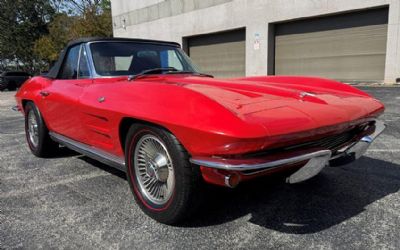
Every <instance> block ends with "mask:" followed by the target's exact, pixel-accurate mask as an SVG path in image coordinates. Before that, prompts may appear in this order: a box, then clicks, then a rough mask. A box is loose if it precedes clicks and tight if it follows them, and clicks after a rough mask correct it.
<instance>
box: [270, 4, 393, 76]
mask: <svg viewBox="0 0 400 250" xmlns="http://www.w3.org/2000/svg"><path fill="white" fill-rule="evenodd" d="M377 15H378V16H377ZM346 16H347V17H340V18H339V19H336V20H335V19H334V18H333V19H329V18H328V20H318V21H316V20H312V21H309V22H303V23H300V24H295V25H294V26H293V27H292V28H290V27H286V29H285V28H284V29H282V30H283V31H282V30H279V27H278V29H277V33H276V36H275V74H277V75H315V76H322V77H328V78H333V79H338V80H342V81H346V82H352V81H382V80H383V79H384V71H385V57H386V41H387V9H384V10H372V11H369V12H364V13H362V14H361V16H359V14H358V13H357V14H346ZM360 18H365V20H360ZM324 21H326V22H331V23H333V24H334V25H333V26H332V24H329V23H328V24H324ZM340 22H347V23H343V24H341V23H340ZM304 25H306V27H302V26H304ZM313 26H314V30H313ZM330 26H332V27H330ZM296 27H297V28H296ZM302 29H303V30H304V31H305V32H298V31H301V30H302ZM290 30H292V31H294V32H290ZM279 32H280V33H279Z"/></svg>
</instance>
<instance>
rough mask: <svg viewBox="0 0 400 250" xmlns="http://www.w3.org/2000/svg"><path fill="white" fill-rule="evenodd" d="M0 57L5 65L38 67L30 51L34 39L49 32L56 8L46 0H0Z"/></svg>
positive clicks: (24, 68) (27, 68)
mask: <svg viewBox="0 0 400 250" xmlns="http://www.w3.org/2000/svg"><path fill="white" fill-rule="evenodd" d="M0 6H1V11H0V60H1V61H2V64H3V65H4V64H7V65H6V66H5V68H6V69H7V68H9V67H10V65H11V67H15V68H17V69H21V70H25V71H29V72H35V71H37V70H38V67H40V62H39V60H38V57H37V56H36V55H35V54H34V53H33V46H34V43H35V41H36V40H37V39H38V38H39V37H41V36H43V35H45V34H47V33H48V29H47V23H48V22H50V21H51V20H52V17H53V15H54V14H55V11H54V9H53V7H52V6H51V4H50V1H48V0H26V1H23V0H0Z"/></svg>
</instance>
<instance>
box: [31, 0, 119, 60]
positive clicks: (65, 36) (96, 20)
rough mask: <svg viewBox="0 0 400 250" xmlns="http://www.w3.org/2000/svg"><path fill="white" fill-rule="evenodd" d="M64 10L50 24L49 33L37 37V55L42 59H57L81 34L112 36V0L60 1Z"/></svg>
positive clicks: (60, 6)
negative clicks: (68, 44) (70, 42)
mask: <svg viewBox="0 0 400 250" xmlns="http://www.w3.org/2000/svg"><path fill="white" fill-rule="evenodd" d="M57 3H58V4H59V5H58V6H59V7H58V8H59V9H60V10H62V11H61V12H62V13H59V14H57V15H56V16H55V17H54V19H53V20H52V22H51V23H49V33H48V34H47V35H44V36H42V37H41V38H40V39H38V40H37V41H36V43H35V46H34V52H35V54H36V55H37V56H38V57H39V58H40V59H41V60H43V61H46V62H51V61H54V60H56V59H57V57H58V54H59V52H60V51H61V50H62V49H63V48H64V47H65V45H66V44H67V43H68V42H69V41H71V40H74V39H77V38H80V37H89V36H100V37H111V36H112V21H111V8H110V1H109V0H80V1H75V0H65V1H62V2H61V3H60V2H59V1H58V2H57Z"/></svg>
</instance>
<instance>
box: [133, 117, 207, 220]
mask: <svg viewBox="0 0 400 250" xmlns="http://www.w3.org/2000/svg"><path fill="white" fill-rule="evenodd" d="M145 136H146V137H148V136H152V137H154V138H157V139H158V140H159V141H161V142H162V143H163V144H164V146H165V148H166V150H167V151H166V152H167V154H168V157H170V158H169V159H170V160H171V162H172V168H173V171H174V174H173V175H171V176H174V184H175V185H174V188H173V189H172V190H173V191H172V195H171V196H170V198H168V201H166V203H165V204H162V205H159V204H155V203H153V202H152V201H150V200H149V199H148V198H146V195H145V194H144V192H145V191H143V188H140V185H139V183H138V178H140V177H138V178H137V176H136V173H135V168H136V167H137V166H135V159H134V158H135V150H136V147H137V146H138V142H139V141H140V140H141V138H144V137H145ZM125 160H126V166H127V179H128V182H129V184H130V187H131V191H132V193H133V195H134V197H135V200H136V202H137V204H139V206H140V208H141V209H142V210H143V211H144V213H146V214H147V215H148V216H150V217H151V218H153V219H155V220H157V221H158V222H161V223H164V224H170V225H171V224H178V223H180V222H182V221H183V220H184V219H185V218H188V217H189V216H191V215H192V214H193V213H194V212H196V210H197V208H198V206H199V204H200V203H201V200H202V197H201V196H202V192H201V190H202V185H203V180H202V177H201V174H200V169H199V167H198V166H195V165H192V164H191V163H190V162H189V155H188V153H187V152H186V150H185V149H184V148H183V146H182V145H181V144H180V143H179V141H178V140H177V139H176V137H175V136H174V135H172V134H171V133H170V132H168V131H166V130H164V129H162V128H158V127H155V126H150V125H144V124H134V125H132V126H131V127H130V129H129V132H128V134H127V137H126V143H125ZM146 166H147V163H146ZM146 174H147V172H146ZM153 178H155V177H153ZM159 183H160V182H159ZM161 183H162V182H161ZM164 183H166V182H164ZM164 194H165V193H164ZM165 199H166V198H165Z"/></svg>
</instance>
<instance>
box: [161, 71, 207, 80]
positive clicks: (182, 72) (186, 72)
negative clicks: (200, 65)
mask: <svg viewBox="0 0 400 250" xmlns="http://www.w3.org/2000/svg"><path fill="white" fill-rule="evenodd" d="M167 74H191V75H195V76H205V77H211V78H214V76H213V75H209V74H205V73H200V72H194V71H185V70H179V71H178V70H177V71H173V72H167Z"/></svg>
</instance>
